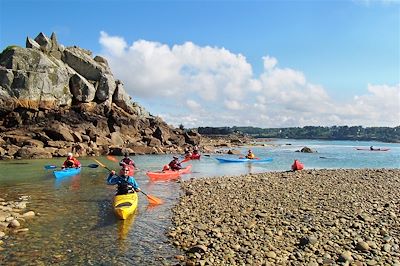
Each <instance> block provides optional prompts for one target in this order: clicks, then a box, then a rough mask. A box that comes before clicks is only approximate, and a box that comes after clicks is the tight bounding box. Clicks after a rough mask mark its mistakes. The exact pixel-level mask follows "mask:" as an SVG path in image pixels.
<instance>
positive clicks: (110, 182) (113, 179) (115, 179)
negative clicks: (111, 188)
mask: <svg viewBox="0 0 400 266" xmlns="http://www.w3.org/2000/svg"><path fill="white" fill-rule="evenodd" d="M118 181H119V176H117V175H116V174H115V171H114V170H112V171H111V172H110V174H109V175H108V177H107V184H108V185H116V184H118Z"/></svg>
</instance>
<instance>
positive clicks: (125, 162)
mask: <svg viewBox="0 0 400 266" xmlns="http://www.w3.org/2000/svg"><path fill="white" fill-rule="evenodd" d="M119 165H121V166H125V165H133V167H136V166H135V161H134V160H132V159H131V158H129V153H127V152H125V154H124V158H122V160H121V161H120V162H119Z"/></svg>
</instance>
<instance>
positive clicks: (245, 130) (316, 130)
mask: <svg viewBox="0 0 400 266" xmlns="http://www.w3.org/2000/svg"><path fill="white" fill-rule="evenodd" d="M197 130H198V133H200V134H201V135H229V134H234V133H241V134H247V135H250V136H252V137H254V138H289V139H326V140H376V141H383V142H396V143H400V126H397V127H365V128H364V127H362V126H350V127H349V126H331V127H322V126H305V127H290V128H259V127H237V126H233V127H199V128H198V129H197Z"/></svg>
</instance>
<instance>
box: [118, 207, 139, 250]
mask: <svg viewBox="0 0 400 266" xmlns="http://www.w3.org/2000/svg"><path fill="white" fill-rule="evenodd" d="M136 216H137V211H136V212H135V213H134V214H132V215H131V216H129V217H128V218H127V219H125V220H119V221H118V239H119V240H125V239H126V238H127V236H128V234H129V231H130V230H131V229H133V223H134V221H135V218H136ZM119 242H122V243H123V244H126V243H125V241H119Z"/></svg>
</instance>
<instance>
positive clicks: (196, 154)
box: [191, 146, 200, 159]
mask: <svg viewBox="0 0 400 266" xmlns="http://www.w3.org/2000/svg"><path fill="white" fill-rule="evenodd" d="M191 159H200V153H199V147H197V146H194V148H193V154H192V157H191Z"/></svg>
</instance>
